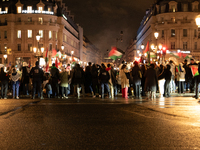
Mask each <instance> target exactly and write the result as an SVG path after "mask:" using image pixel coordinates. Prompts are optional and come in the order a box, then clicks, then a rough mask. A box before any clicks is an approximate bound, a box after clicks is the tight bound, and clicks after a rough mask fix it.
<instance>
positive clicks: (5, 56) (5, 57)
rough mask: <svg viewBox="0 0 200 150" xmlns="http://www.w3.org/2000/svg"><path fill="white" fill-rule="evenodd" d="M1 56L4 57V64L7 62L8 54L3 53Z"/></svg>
mask: <svg viewBox="0 0 200 150" xmlns="http://www.w3.org/2000/svg"><path fill="white" fill-rule="evenodd" d="M3 57H4V59H5V64H6V63H7V62H6V59H7V57H8V55H7V54H5V55H3Z"/></svg>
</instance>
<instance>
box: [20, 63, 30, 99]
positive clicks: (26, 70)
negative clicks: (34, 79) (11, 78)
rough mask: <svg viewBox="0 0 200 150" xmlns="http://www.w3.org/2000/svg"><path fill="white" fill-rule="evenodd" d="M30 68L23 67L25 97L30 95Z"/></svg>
mask: <svg viewBox="0 0 200 150" xmlns="http://www.w3.org/2000/svg"><path fill="white" fill-rule="evenodd" d="M29 72H30V71H29V68H28V67H27V66H24V67H22V80H21V83H22V87H23V95H27V96H28V95H29V92H28V91H29V79H30V76H29Z"/></svg>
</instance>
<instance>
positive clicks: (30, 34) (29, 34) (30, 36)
mask: <svg viewBox="0 0 200 150" xmlns="http://www.w3.org/2000/svg"><path fill="white" fill-rule="evenodd" d="M28 38H32V30H28Z"/></svg>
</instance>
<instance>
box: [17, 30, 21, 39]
mask: <svg viewBox="0 0 200 150" xmlns="http://www.w3.org/2000/svg"><path fill="white" fill-rule="evenodd" d="M21 35H22V31H21V30H18V31H17V38H19V39H20V38H21Z"/></svg>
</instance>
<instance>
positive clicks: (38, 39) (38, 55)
mask: <svg viewBox="0 0 200 150" xmlns="http://www.w3.org/2000/svg"><path fill="white" fill-rule="evenodd" d="M36 40H37V42H38V47H37V48H36V47H34V48H33V52H34V53H35V57H36V58H38V62H39V64H40V57H43V55H40V48H39V41H40V34H39V33H37V35H36ZM37 50H38V51H37ZM41 52H42V54H43V52H44V48H43V47H42V48H41Z"/></svg>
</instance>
